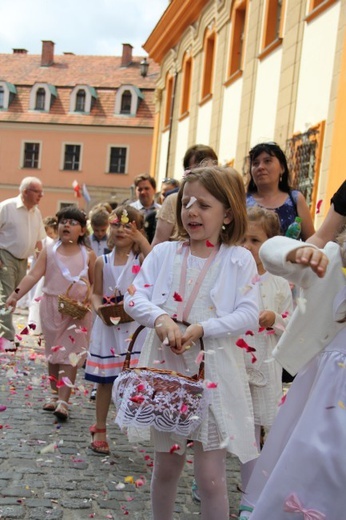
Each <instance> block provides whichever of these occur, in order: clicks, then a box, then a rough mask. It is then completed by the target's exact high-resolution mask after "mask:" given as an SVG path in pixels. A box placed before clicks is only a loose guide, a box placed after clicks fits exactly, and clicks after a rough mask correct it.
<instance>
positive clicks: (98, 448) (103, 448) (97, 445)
mask: <svg viewBox="0 0 346 520" xmlns="http://www.w3.org/2000/svg"><path fill="white" fill-rule="evenodd" d="M89 431H90V433H91V436H92V439H93V440H92V442H91V444H90V449H91V450H92V451H94V452H95V453H100V454H101V455H109V454H110V449H109V444H108V442H107V441H94V435H95V433H106V431H107V429H106V428H97V426H96V424H93V425H92V426H90V428H89Z"/></svg>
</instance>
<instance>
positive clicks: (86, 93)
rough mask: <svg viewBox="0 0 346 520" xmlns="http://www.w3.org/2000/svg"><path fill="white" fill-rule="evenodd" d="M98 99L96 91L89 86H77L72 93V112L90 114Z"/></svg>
mask: <svg viewBox="0 0 346 520" xmlns="http://www.w3.org/2000/svg"><path fill="white" fill-rule="evenodd" d="M96 99H97V93H96V90H95V89H94V88H93V87H89V85H77V86H76V87H75V88H74V89H73V90H72V92H71V97H70V112H78V113H79V114H89V113H90V111H91V109H92V107H93V106H94V103H95V102H96Z"/></svg>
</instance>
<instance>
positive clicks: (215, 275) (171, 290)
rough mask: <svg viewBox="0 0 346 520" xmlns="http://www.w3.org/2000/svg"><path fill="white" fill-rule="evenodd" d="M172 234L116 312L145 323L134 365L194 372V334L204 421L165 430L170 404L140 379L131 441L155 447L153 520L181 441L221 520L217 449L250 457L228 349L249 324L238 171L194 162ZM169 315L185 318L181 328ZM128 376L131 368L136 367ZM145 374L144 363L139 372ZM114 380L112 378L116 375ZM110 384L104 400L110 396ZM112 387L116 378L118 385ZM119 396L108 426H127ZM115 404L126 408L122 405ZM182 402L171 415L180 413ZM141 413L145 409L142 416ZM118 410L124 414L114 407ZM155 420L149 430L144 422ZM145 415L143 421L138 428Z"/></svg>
mask: <svg viewBox="0 0 346 520" xmlns="http://www.w3.org/2000/svg"><path fill="white" fill-rule="evenodd" d="M177 224H178V230H179V236H180V240H179V241H176V242H164V243H162V244H158V245H157V246H155V247H154V248H153V250H152V252H151V253H150V254H149V255H148V257H147V258H146V259H145V261H144V263H143V266H142V268H141V271H140V273H139V274H138V276H137V277H136V279H135V281H134V283H133V287H132V288H131V291H128V293H127V294H126V295H125V310H126V312H128V313H129V314H131V316H132V317H133V318H134V319H136V320H137V321H138V322H139V323H141V324H142V325H144V326H146V327H149V328H150V329H152V330H149V332H148V334H147V338H146V340H145V344H144V346H143V350H142V354H141V356H140V360H139V365H140V366H141V367H146V368H148V369H150V368H153V369H154V368H155V367H157V365H158V364H160V365H162V366H163V368H165V369H167V370H170V371H171V372H172V376H173V375H174V373H179V374H182V375H183V376H194V375H195V374H197V373H199V368H198V365H199V363H200V362H201V361H202V359H201V358H202V356H201V354H200V340H201V338H202V337H203V343H204V362H205V379H204V385H205V388H206V389H207V390H208V392H209V394H210V395H209V399H208V401H209V403H208V405H207V406H206V407H205V408H204V410H203V419H202V420H200V417H192V418H191V421H193V420H196V424H197V425H198V426H197V427H196V428H195V429H192V430H190V431H189V433H188V434H187V435H182V434H178V433H176V432H175V431H172V430H170V431H162V429H161V430H159V428H161V425H160V424H159V423H160V422H162V424H163V426H162V427H163V428H165V426H167V428H169V426H170V425H169V419H170V417H169V416H170V415H173V416H174V415H175V413H176V410H175V409H173V407H174V403H170V402H169V400H168V399H166V406H165V407H164V408H163V409H162V421H159V420H158V419H159V418H158V414H159V410H157V409H155V408H154V409H153V408H152V413H151V414H150V407H152V404H150V406H147V402H150V400H152V398H153V396H152V394H151V395H146V393H145V388H146V384H145V382H144V381H143V384H142V385H141V384H138V386H137V390H138V392H137V393H138V396H137V399H136V403H135V404H138V418H139V420H140V421H143V422H142V423H140V422H139V421H138V422H139V423H138V424H136V418H135V421H134V424H133V425H129V426H128V435H129V439H130V441H138V440H148V439H151V440H152V441H153V443H154V446H155V462H154V471H153V475H152V481H151V499H152V513H153V518H154V520H171V519H172V518H173V511H174V503H175V497H176V491H177V484H178V480H179V477H180V474H181V471H182V469H183V466H184V463H185V452H186V444H187V440H188V439H191V440H193V441H194V468H195V477H196V481H197V484H198V488H199V491H200V495H201V518H202V519H203V520H226V519H228V518H229V504H228V493H227V481H226V453H227V452H231V453H233V454H235V455H236V456H238V457H239V458H240V459H241V460H242V461H243V462H247V461H249V460H251V459H253V458H254V457H256V456H257V454H258V452H257V448H256V443H255V436H254V422H253V412H252V403H251V395H250V390H249V385H248V381H247V375H246V369H245V361H244V355H243V351H242V350H241V349H240V348H239V347H237V345H236V341H237V338H238V337H239V335H240V334H243V333H245V332H246V330H248V329H249V328H250V329H251V328H256V326H257V322H258V306H257V297H258V294H257V288H256V284H255V283H254V282H253V279H254V278H255V277H256V265H255V262H254V260H253V258H252V255H251V253H249V251H247V250H246V249H245V248H243V247H240V246H238V245H237V244H239V243H241V241H242V239H243V237H244V234H245V231H246V225H247V217H246V208H245V190H244V185H243V181H242V178H241V176H240V175H239V174H238V173H237V172H236V171H235V170H232V169H226V168H219V167H213V166H211V167H203V168H196V169H194V170H193V171H191V172H189V173H187V174H186V175H185V177H184V179H183V181H182V184H181V187H180V190H179V194H178V201H177ZM173 317H178V319H179V321H180V322H181V321H184V322H188V323H190V325H188V326H187V328H185V329H182V328H181V326H180V325H179V324H177V323H176V322H175V321H174V319H172V318H173ZM135 372H136V373H137V372H138V374H139V377H140V369H139V367H138V368H136V370H135ZM144 372H145V370H144V369H143V373H144ZM118 381H120V378H119V379H118ZM116 386H117V382H116V383H115V386H114V392H113V396H114V398H115V400H116V402H117V397H118V395H119V394H118V392H117V388H116ZM119 386H120V384H119ZM134 400H135V398H134V397H132V402H131V403H129V405H128V408H127V409H126V399H125V398H123V400H122V404H123V405H124V406H123V407H122V404H121V406H120V408H119V409H118V414H117V418H116V422H117V423H118V424H119V425H120V426H121V427H124V426H126V422H127V419H128V417H129V413H128V412H129V411H131V410H132V409H133V401H134ZM122 408H125V410H124V409H122ZM188 408H189V404H184V403H183V404H182V406H181V407H180V413H181V414H182V415H183V416H184V415H187V414H188V413H189V409H188ZM141 409H142V410H143V411H144V412H145V411H146V410H147V415H146V414H145V413H143V414H141ZM122 412H124V413H122ZM153 416H155V417H154V420H155V426H151V424H152V420H153ZM145 421H146V424H145Z"/></svg>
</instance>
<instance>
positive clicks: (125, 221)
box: [109, 209, 130, 224]
mask: <svg viewBox="0 0 346 520" xmlns="http://www.w3.org/2000/svg"><path fill="white" fill-rule="evenodd" d="M118 222H119V218H118V217H117V216H115V217H114V218H112V220H110V221H109V223H110V224H118ZM120 222H121V223H122V224H128V223H129V222H130V219H129V214H128V212H127V211H126V209H124V210H123V212H122V214H121V217H120Z"/></svg>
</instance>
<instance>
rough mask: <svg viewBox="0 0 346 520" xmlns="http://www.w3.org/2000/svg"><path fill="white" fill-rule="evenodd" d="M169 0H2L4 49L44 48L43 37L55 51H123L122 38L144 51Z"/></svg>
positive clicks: (105, 53) (9, 51)
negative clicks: (50, 43)
mask: <svg viewBox="0 0 346 520" xmlns="http://www.w3.org/2000/svg"><path fill="white" fill-rule="evenodd" d="M168 5H169V0H0V20H1V24H0V53H1V54H2V53H5V54H12V52H13V51H12V49H13V48H17V49H26V50H27V51H28V52H29V54H41V50H42V40H51V41H53V42H54V43H55V49H54V53H55V54H63V53H64V52H73V53H75V54H79V55H103V56H111V55H114V56H120V55H121V53H122V44H123V43H130V44H131V45H132V46H133V55H134V56H144V55H145V54H146V53H145V51H144V50H143V48H142V45H143V43H144V42H145V41H146V39H147V38H148V37H149V35H150V33H151V31H152V30H153V29H154V27H155V25H156V24H157V22H158V21H159V19H160V17H161V16H162V14H163V12H164V11H165V9H166V8H167V7H168Z"/></svg>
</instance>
